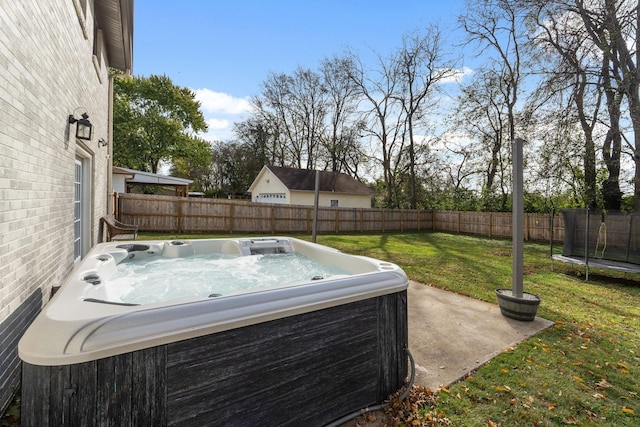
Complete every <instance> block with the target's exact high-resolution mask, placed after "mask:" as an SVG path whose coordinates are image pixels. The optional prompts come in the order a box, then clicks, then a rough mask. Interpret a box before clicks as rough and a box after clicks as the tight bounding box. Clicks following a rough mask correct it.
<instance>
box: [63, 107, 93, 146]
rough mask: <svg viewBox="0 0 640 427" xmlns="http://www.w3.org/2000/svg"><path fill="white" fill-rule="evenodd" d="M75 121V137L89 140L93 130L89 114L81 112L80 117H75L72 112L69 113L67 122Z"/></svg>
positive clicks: (72, 122)
mask: <svg viewBox="0 0 640 427" xmlns="http://www.w3.org/2000/svg"><path fill="white" fill-rule="evenodd" d="M74 123H76V138H78V139H84V140H87V141H88V140H90V139H91V133H92V131H93V125H92V124H91V122H90V121H89V115H88V114H87V113H82V118H80V119H76V118H75V116H74V115H73V114H69V124H70V125H72V124H74Z"/></svg>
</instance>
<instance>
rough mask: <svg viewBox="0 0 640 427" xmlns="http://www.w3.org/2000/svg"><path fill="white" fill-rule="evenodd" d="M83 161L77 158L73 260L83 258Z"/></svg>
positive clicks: (76, 260)
mask: <svg viewBox="0 0 640 427" xmlns="http://www.w3.org/2000/svg"><path fill="white" fill-rule="evenodd" d="M82 175H83V173H82V161H81V160H79V159H76V178H75V192H74V193H75V197H74V203H73V206H74V208H73V261H74V262H78V261H80V259H81V258H82V226H83V222H82V192H83V188H82V187H83V186H82Z"/></svg>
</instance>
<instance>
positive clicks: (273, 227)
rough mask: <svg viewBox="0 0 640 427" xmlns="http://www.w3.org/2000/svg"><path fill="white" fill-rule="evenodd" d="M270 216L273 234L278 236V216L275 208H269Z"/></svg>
mask: <svg viewBox="0 0 640 427" xmlns="http://www.w3.org/2000/svg"><path fill="white" fill-rule="evenodd" d="M269 215H270V216H271V234H276V216H275V209H274V207H273V206H271V207H270V208H269Z"/></svg>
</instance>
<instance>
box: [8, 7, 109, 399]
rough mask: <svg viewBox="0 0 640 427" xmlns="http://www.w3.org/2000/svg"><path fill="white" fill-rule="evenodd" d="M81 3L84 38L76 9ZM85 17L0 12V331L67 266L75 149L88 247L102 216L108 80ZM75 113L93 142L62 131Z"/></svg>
mask: <svg viewBox="0 0 640 427" xmlns="http://www.w3.org/2000/svg"><path fill="white" fill-rule="evenodd" d="M83 3H84V4H86V5H87V7H86V11H87V12H86V13H87V16H86V19H85V24H86V32H85V31H83V28H82V26H81V23H80V20H79V17H78V15H77V13H76V8H75V7H74V4H75V5H80V4H83ZM80 10H82V9H80ZM92 10H93V7H92V0H38V1H15V2H11V7H1V8H0V326H1V325H2V323H3V321H5V320H6V319H8V318H9V317H10V316H11V314H12V313H14V312H15V311H16V310H17V309H18V308H19V307H20V306H21V305H22V304H23V303H24V302H25V301H26V299H27V298H28V297H29V295H31V294H33V293H34V291H36V290H37V289H38V288H40V289H41V291H42V295H43V303H45V302H46V300H48V297H49V295H50V291H51V288H52V287H53V286H58V285H60V284H62V283H63V282H64V280H65V278H66V276H67V275H68V273H69V272H70V271H71V269H72V267H73V236H74V233H73V217H74V210H73V207H74V206H73V200H74V177H75V174H74V172H75V171H74V168H75V158H76V154H77V153H78V152H79V151H81V150H82V151H84V152H85V153H86V155H88V156H89V158H90V159H91V163H92V165H93V168H92V169H93V170H92V173H91V176H92V187H93V192H92V193H93V195H92V206H91V208H92V209H91V212H92V218H91V221H90V222H91V231H92V233H91V234H92V236H91V245H92V244H94V243H95V242H96V240H97V231H98V220H99V218H100V216H102V215H103V214H105V213H106V211H107V188H106V187H107V167H108V160H107V148H99V147H98V139H100V138H104V139H108V127H107V126H108V93H109V79H108V69H107V68H106V58H102V59H101V61H97V62H98V63H101V64H102V67H103V68H102V69H100V70H98V69H97V68H96V67H95V66H94V61H93V52H94V46H93V34H94V28H93V22H94V20H93V16H92V13H93V12H92ZM98 51H99V52H104V50H98ZM79 107H81V108H82V109H81V110H77V109H78V108H79ZM74 111H75V112H76V114H77V116H79V114H80V113H81V112H83V111H86V112H87V113H88V114H89V119H90V121H91V123H92V124H93V127H94V130H93V139H92V140H91V141H84V144H80V142H79V141H76V139H75V125H71V126H69V125H68V124H67V118H68V116H69V114H73V113H74ZM1 338H2V337H0V339H1ZM0 367H2V360H0ZM0 375H1V374H0ZM2 387H4V388H5V390H0V392H2V391H6V387H8V386H7V384H2V382H1V379H0V388H2ZM1 398H2V393H0V408H1V407H2V405H3V404H4V403H5V402H3V401H1Z"/></svg>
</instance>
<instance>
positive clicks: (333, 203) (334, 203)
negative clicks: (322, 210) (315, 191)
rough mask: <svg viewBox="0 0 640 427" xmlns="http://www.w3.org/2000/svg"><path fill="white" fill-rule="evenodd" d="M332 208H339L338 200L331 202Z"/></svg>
mask: <svg viewBox="0 0 640 427" xmlns="http://www.w3.org/2000/svg"><path fill="white" fill-rule="evenodd" d="M331 207H332V208H337V207H338V201H337V200H331Z"/></svg>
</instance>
